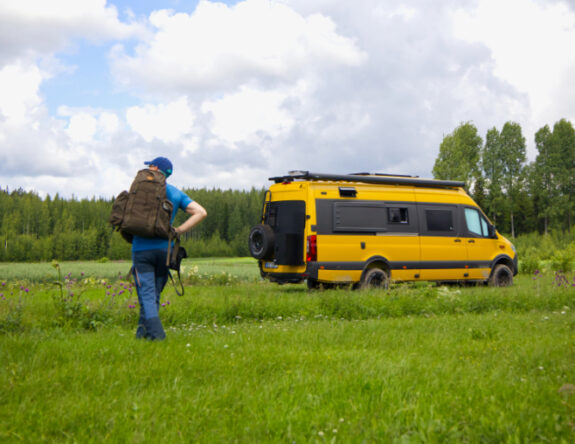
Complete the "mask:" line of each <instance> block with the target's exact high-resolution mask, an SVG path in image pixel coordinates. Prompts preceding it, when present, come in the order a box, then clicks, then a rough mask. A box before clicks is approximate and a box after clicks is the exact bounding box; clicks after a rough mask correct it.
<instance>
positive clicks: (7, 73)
mask: <svg viewBox="0 0 575 444" xmlns="http://www.w3.org/2000/svg"><path fill="white" fill-rule="evenodd" d="M45 77H46V74H45V73H43V72H42V71H41V70H40V69H39V68H38V67H37V66H36V65H34V64H25V63H23V62H17V63H15V64H12V65H6V66H4V67H3V68H2V69H0V97H1V100H0V121H1V120H5V122H6V123H7V124H14V125H17V124H23V123H26V122H27V121H29V120H31V119H33V116H34V115H35V112H36V111H37V109H38V107H40V106H42V99H41V98H40V96H39V95H38V90H39V88H40V84H41V82H42V80H43V79H44V78H45Z"/></svg>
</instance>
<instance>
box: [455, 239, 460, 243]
mask: <svg viewBox="0 0 575 444" xmlns="http://www.w3.org/2000/svg"><path fill="white" fill-rule="evenodd" d="M453 242H461V239H455V240H454V241H453Z"/></svg>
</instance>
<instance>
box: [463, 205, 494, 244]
mask: <svg viewBox="0 0 575 444" xmlns="http://www.w3.org/2000/svg"><path fill="white" fill-rule="evenodd" d="M465 223H466V224H467V231H469V232H470V233H472V234H475V235H477V236H481V237H489V224H488V223H487V221H486V220H485V218H484V217H483V216H482V215H481V214H480V213H479V211H477V210H476V209H475V208H466V209H465Z"/></svg>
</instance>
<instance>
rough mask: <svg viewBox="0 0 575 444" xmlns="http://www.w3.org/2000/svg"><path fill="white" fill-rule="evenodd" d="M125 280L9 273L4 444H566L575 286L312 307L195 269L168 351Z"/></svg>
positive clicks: (91, 265) (547, 276)
mask: <svg viewBox="0 0 575 444" xmlns="http://www.w3.org/2000/svg"><path fill="white" fill-rule="evenodd" d="M129 267H130V263H129V262H103V263H98V262H65V263H60V264H57V263H53V264H50V263H42V264H0V285H1V288H0V293H1V296H0V375H1V380H2V384H1V385H0V442H10V443H12V442H102V441H106V442H170V443H171V442H186V443H188V442H210V443H212V442H306V443H307V442H548V441H550V442H565V443H567V442H574V441H575V286H574V285H575V279H574V276H573V274H570V273H568V274H564V273H555V272H551V271H539V270H537V271H536V272H534V273H532V274H525V275H520V276H518V277H517V278H516V280H515V284H514V286H513V287H510V288H488V287H483V286H437V285H434V284H427V283H418V284H416V285H415V284H414V285H408V284H397V285H393V286H392V287H391V288H390V289H389V290H387V291H381V290H380V291H378V290H371V291H362V292H358V291H351V290H346V289H337V290H324V291H315V292H309V291H308V290H307V289H306V288H305V286H304V285H303V284H301V285H285V286H277V285H275V284H270V283H268V282H263V281H262V280H261V279H260V278H259V273H258V270H257V265H256V263H255V261H254V260H252V259H247V258H240V259H201V260H200V259H194V260H189V259H188V260H185V261H184V269H183V272H182V278H183V281H184V284H185V287H186V293H185V295H184V296H182V297H179V296H177V295H176V293H175V291H174V288H173V286H172V284H171V283H169V284H168V286H167V287H166V290H165V292H164V297H163V307H162V309H161V317H162V320H163V322H164V325H165V327H166V330H167V334H168V338H167V340H166V341H163V342H147V341H137V340H135V339H134V331H135V324H136V321H137V304H136V297H135V292H134V291H133V288H132V286H131V283H130V282H129V281H128V280H126V278H125V276H126V275H127V272H128V270H129Z"/></svg>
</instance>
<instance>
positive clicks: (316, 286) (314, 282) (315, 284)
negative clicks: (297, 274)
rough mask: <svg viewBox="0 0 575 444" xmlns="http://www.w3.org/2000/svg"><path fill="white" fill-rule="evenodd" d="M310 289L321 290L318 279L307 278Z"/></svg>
mask: <svg viewBox="0 0 575 444" xmlns="http://www.w3.org/2000/svg"><path fill="white" fill-rule="evenodd" d="M306 284H307V289H308V290H319V287H320V285H321V284H320V283H319V282H318V281H317V280H316V279H312V278H307V280H306Z"/></svg>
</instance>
